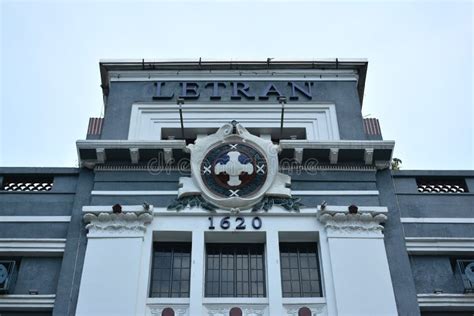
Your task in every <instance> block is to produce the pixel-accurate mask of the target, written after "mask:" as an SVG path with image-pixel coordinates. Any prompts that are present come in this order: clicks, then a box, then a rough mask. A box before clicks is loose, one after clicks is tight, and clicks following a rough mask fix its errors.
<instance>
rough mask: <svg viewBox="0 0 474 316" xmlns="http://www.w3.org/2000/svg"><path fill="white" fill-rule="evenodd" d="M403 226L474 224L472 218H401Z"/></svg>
mask: <svg viewBox="0 0 474 316" xmlns="http://www.w3.org/2000/svg"><path fill="white" fill-rule="evenodd" d="M401 222H402V223H405V224H474V218H472V217H402V218H401Z"/></svg>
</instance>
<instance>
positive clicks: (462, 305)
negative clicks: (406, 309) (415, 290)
mask: <svg viewBox="0 0 474 316" xmlns="http://www.w3.org/2000/svg"><path fill="white" fill-rule="evenodd" d="M417 298H418V305H419V306H420V309H421V310H433V311H444V310H446V311H456V310H459V311H461V310H462V311H466V310H469V311H474V294H444V293H440V294H432V293H426V294H424V293H423V294H418V295H417Z"/></svg>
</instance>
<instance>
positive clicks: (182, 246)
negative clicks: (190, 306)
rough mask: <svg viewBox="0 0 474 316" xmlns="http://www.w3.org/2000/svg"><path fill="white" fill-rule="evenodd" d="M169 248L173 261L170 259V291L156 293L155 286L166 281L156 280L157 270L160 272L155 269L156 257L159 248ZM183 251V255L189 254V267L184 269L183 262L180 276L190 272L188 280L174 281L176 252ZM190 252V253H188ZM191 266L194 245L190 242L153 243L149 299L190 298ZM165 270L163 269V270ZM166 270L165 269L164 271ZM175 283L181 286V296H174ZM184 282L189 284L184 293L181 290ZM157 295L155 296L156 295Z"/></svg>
mask: <svg viewBox="0 0 474 316" xmlns="http://www.w3.org/2000/svg"><path fill="white" fill-rule="evenodd" d="M160 247H162V248H165V249H166V248H167V249H171V259H170V265H169V268H168V269H169V270H170V276H169V278H168V283H169V285H168V290H167V292H162V291H154V289H155V287H154V284H155V283H158V284H159V283H160V282H162V281H165V280H161V279H158V278H155V276H156V275H155V270H160V268H156V267H155V260H156V255H157V252H158V250H157V249H158V248H160ZM178 249H179V250H182V251H183V253H187V254H188V257H189V262H188V266H187V267H183V262H181V264H180V267H179V270H180V275H182V272H183V270H184V269H187V270H188V278H187V279H179V280H173V276H174V272H173V270H174V269H175V268H174V264H175V261H174V259H175V253H177V251H176V250H178ZM188 250H189V251H188ZM191 265H192V244H191V243H190V242H161V241H155V242H153V251H152V263H151V273H150V274H151V278H150V290H149V293H148V297H149V298H189V297H190V294H191ZM161 269H163V268H161ZM163 270H165V269H163ZM174 282H178V283H179V284H180V285H179V289H180V291H179V293H180V295H178V296H176V295H173V294H175V293H177V292H173V283H174ZM182 282H187V291H185V292H183V291H182V290H181V288H182V285H181V283H182ZM157 288H158V289H160V285H158V287H157ZM154 293H155V294H154ZM156 293H159V295H157V294H156ZM164 293H167V295H165V294H164Z"/></svg>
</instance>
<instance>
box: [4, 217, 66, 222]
mask: <svg viewBox="0 0 474 316" xmlns="http://www.w3.org/2000/svg"><path fill="white" fill-rule="evenodd" d="M70 221H71V216H0V223H43V222H44V223H69V222H70Z"/></svg>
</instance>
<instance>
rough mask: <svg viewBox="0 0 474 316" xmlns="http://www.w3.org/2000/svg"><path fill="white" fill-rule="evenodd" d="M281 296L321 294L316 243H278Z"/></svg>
mask: <svg viewBox="0 0 474 316" xmlns="http://www.w3.org/2000/svg"><path fill="white" fill-rule="evenodd" d="M280 262H281V281H282V289H283V297H318V296H322V293H321V281H320V275H319V260H318V252H317V244H316V243H280Z"/></svg>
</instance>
